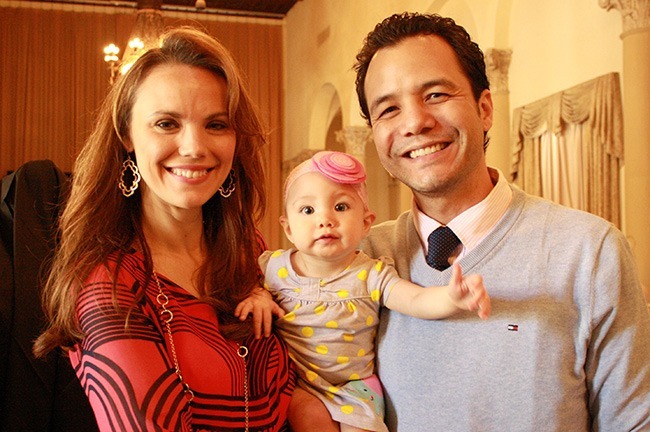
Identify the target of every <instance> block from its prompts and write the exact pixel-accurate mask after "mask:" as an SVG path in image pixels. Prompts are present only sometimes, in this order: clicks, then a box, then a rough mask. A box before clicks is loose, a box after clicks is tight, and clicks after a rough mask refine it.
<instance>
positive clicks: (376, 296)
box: [370, 289, 380, 302]
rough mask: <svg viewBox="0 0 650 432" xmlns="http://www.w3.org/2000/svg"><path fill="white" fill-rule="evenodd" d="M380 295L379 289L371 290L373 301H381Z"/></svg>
mask: <svg viewBox="0 0 650 432" xmlns="http://www.w3.org/2000/svg"><path fill="white" fill-rule="evenodd" d="M379 295H380V294H379V290H378V289H374V290H372V291H371V292H370V298H371V299H372V301H375V302H377V301H379Z"/></svg>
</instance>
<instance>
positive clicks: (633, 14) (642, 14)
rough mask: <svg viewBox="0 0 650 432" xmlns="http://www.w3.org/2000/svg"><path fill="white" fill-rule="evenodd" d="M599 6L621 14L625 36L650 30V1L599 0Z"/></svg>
mask: <svg viewBox="0 0 650 432" xmlns="http://www.w3.org/2000/svg"><path fill="white" fill-rule="evenodd" d="M598 4H599V5H600V7H602V8H604V9H606V10H607V11H609V10H611V9H616V10H618V11H619V12H620V13H621V16H622V17H623V33H624V34H625V33H628V32H634V31H639V30H648V29H650V0H598Z"/></svg>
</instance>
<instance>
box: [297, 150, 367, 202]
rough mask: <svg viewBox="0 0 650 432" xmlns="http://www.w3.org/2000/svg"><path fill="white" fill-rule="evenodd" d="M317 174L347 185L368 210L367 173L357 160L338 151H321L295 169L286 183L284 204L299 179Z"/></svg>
mask: <svg viewBox="0 0 650 432" xmlns="http://www.w3.org/2000/svg"><path fill="white" fill-rule="evenodd" d="M310 172H317V173H319V174H322V175H323V176H324V177H325V178H327V179H329V180H331V181H333V182H334V183H339V184H347V185H350V186H352V187H353V188H354V190H355V191H356V192H357V194H358V195H359V198H361V202H363V207H364V209H365V210H368V192H367V191H366V171H365V170H364V169H363V165H361V162H359V161H358V160H357V159H356V158H354V157H352V156H350V155H349V154H346V153H341V152H336V151H321V152H318V153H316V154H315V155H313V156H312V157H311V158H310V159H307V160H306V161H304V162H302V163H301V164H300V165H298V166H297V167H295V168H294V169H293V170H292V171H291V172H290V173H289V176H288V177H287V180H286V181H285V182H284V202H285V203H286V202H287V192H288V191H289V188H290V187H291V185H292V184H293V182H295V181H296V180H297V179H298V177H300V176H302V175H304V174H307V173H310Z"/></svg>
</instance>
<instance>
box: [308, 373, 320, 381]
mask: <svg viewBox="0 0 650 432" xmlns="http://www.w3.org/2000/svg"><path fill="white" fill-rule="evenodd" d="M305 376H306V377H307V379H308V380H309V381H310V382H314V381H315V380H316V378H318V374H317V373H316V372H313V371H307V372H306V373H305Z"/></svg>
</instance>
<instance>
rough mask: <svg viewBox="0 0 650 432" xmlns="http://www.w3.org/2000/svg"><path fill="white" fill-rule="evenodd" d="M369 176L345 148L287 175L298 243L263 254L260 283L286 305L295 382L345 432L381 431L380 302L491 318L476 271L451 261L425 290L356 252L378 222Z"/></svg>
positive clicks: (283, 324)
mask: <svg viewBox="0 0 650 432" xmlns="http://www.w3.org/2000/svg"><path fill="white" fill-rule="evenodd" d="M365 179H366V174H365V171H364V169H363V166H362V165H361V163H360V162H359V161H358V160H356V159H355V158H353V157H352V156H350V155H347V154H345V153H339V152H330V151H323V152H319V153H317V154H315V155H314V156H313V157H312V158H311V159H309V160H307V161H305V162H303V163H302V164H300V165H299V166H297V167H296V168H295V169H294V170H293V171H292V172H291V173H290V174H289V177H288V178H287V180H286V182H285V187H284V202H285V212H284V214H283V216H281V217H280V223H281V224H282V227H283V228H284V232H285V234H286V236H287V238H288V239H289V240H290V241H291V242H292V243H293V244H294V246H295V249H293V248H292V249H289V250H277V251H274V252H273V251H267V252H265V253H264V254H263V255H262V256H261V257H260V266H261V268H262V271H263V272H264V274H265V284H264V285H265V288H266V289H267V290H269V291H270V293H271V294H272V295H273V296H274V298H275V300H276V301H277V303H278V304H279V305H280V307H281V308H282V309H283V311H284V315H283V316H282V314H279V315H281V317H280V318H279V319H278V320H277V321H276V326H277V330H278V333H279V334H280V335H281V336H282V337H283V339H284V340H285V341H286V343H287V345H288V346H289V350H290V353H291V357H292V358H293V360H294V361H295V363H296V365H297V367H298V371H299V385H300V386H301V388H303V389H305V390H306V391H307V392H309V393H311V394H312V395H314V396H315V397H317V398H319V399H320V400H321V401H322V402H323V403H324V404H325V406H326V407H327V409H328V411H329V412H330V415H331V417H332V419H333V420H335V421H336V422H339V423H340V426H341V430H342V431H359V430H370V431H387V428H386V426H385V424H384V421H383V418H384V403H383V396H382V390H381V385H380V383H379V380H378V379H377V377H376V376H375V375H374V371H375V335H376V330H377V324H378V319H379V309H380V307H381V306H385V307H387V308H390V309H393V310H396V311H398V312H401V313H404V314H408V315H411V316H414V317H418V318H424V319H440V318H445V317H448V316H450V315H452V314H454V313H456V312H458V311H460V310H477V311H478V315H479V317H481V318H487V317H488V316H489V314H490V310H491V303H490V298H489V296H488V294H487V292H486V291H485V287H484V286H483V282H482V278H481V277H480V276H477V275H473V276H468V277H466V278H463V277H462V274H461V269H460V267H459V266H457V265H456V266H454V268H453V272H452V273H453V275H452V278H451V281H450V283H449V286H446V287H428V288H422V287H420V286H418V285H415V284H413V283H411V282H409V281H407V280H404V279H401V278H400V277H399V276H398V274H397V272H396V270H395V269H394V268H393V267H392V262H390V261H389V260H388V259H383V258H380V259H377V260H374V259H371V258H369V257H368V256H367V255H366V254H364V253H363V252H361V251H360V250H358V247H359V244H360V242H361V240H362V239H363V238H364V237H365V235H366V234H367V233H368V230H369V229H370V226H371V225H372V223H373V222H374V220H375V214H374V213H373V212H372V211H370V210H369V208H368V197H367V192H366V186H365ZM313 430H318V426H317V425H314V429H313Z"/></svg>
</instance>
